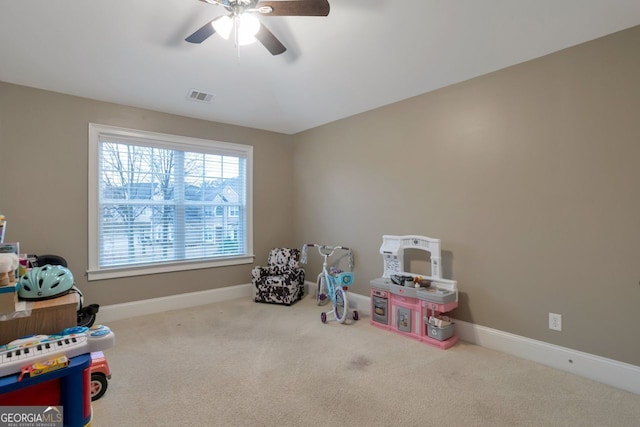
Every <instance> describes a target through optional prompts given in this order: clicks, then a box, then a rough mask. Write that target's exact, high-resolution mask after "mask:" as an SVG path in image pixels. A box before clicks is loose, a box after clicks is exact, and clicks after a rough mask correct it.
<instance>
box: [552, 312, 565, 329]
mask: <svg viewBox="0 0 640 427" xmlns="http://www.w3.org/2000/svg"><path fill="white" fill-rule="evenodd" d="M549 329H551V330H554V331H562V314H556V313H549Z"/></svg>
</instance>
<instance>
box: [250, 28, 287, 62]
mask: <svg viewBox="0 0 640 427" xmlns="http://www.w3.org/2000/svg"><path fill="white" fill-rule="evenodd" d="M255 37H256V38H257V39H258V41H259V42H260V43H262V44H263V45H264V47H266V48H267V50H268V51H269V52H271V54H272V55H280V54H281V53H283V52H285V51H286V50H287V48H286V47H284V45H283V44H282V43H280V40H278V39H277V38H276V36H274V35H273V33H272V32H271V31H269V29H268V28H267V27H265V26H264V25H262V24H260V29H259V30H258V32H257V33H256V35H255Z"/></svg>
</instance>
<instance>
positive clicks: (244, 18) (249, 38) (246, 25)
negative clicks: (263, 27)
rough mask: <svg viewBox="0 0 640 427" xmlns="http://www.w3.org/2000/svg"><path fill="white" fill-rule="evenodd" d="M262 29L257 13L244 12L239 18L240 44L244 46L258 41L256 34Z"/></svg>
mask: <svg viewBox="0 0 640 427" xmlns="http://www.w3.org/2000/svg"><path fill="white" fill-rule="evenodd" d="M259 30H260V21H259V20H258V18H256V16H255V15H252V14H250V13H243V14H242V15H240V19H238V44H239V45H241V46H243V45H247V44H251V43H254V42H256V41H258V39H256V37H255V35H256V34H258V31H259Z"/></svg>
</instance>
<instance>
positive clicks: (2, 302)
mask: <svg viewBox="0 0 640 427" xmlns="http://www.w3.org/2000/svg"><path fill="white" fill-rule="evenodd" d="M17 302H18V290H17V286H16V284H15V283H14V284H13V285H9V286H0V315H2V314H6V313H13V312H14V311H16V303H17Z"/></svg>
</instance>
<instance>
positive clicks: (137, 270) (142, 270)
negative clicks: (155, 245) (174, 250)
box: [87, 255, 255, 281]
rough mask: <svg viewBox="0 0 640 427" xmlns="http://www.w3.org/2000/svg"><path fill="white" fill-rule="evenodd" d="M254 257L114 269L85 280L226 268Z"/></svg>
mask: <svg viewBox="0 0 640 427" xmlns="http://www.w3.org/2000/svg"><path fill="white" fill-rule="evenodd" d="M254 258H255V255H244V256H240V257H233V258H223V259H218V260H215V261H213V260H208V261H200V262H197V261H185V262H181V263H173V264H164V265H147V266H136V267H114V268H104V269H102V270H89V271H87V280H89V281H92V280H105V279H116V278H120V277H133V276H144V275H147V274H160V273H169V272H173V271H185V270H199V269H203V268H214V267H226V266H231V265H241V264H253V262H254Z"/></svg>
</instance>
